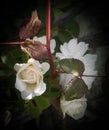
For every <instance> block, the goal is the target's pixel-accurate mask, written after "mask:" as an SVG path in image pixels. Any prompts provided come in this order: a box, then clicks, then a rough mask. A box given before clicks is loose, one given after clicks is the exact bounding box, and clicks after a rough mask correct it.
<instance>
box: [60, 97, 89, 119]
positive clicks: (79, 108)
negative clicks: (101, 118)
mask: <svg viewBox="0 0 109 130" xmlns="http://www.w3.org/2000/svg"><path fill="white" fill-rule="evenodd" d="M86 101H87V100H86V98H85V97H82V98H80V99H75V100H72V101H66V100H65V99H61V100H60V103H61V109H62V112H63V113H64V115H65V113H66V114H68V115H69V116H71V117H72V118H74V119H75V120H77V119H79V118H82V117H83V116H84V113H85V110H86V107H87V102H86Z"/></svg>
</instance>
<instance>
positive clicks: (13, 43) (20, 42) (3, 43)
mask: <svg viewBox="0 0 109 130" xmlns="http://www.w3.org/2000/svg"><path fill="white" fill-rule="evenodd" d="M24 43H25V42H2V43H0V44H12V45H14V44H20V45H21V44H24Z"/></svg>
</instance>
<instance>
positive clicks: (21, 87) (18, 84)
mask: <svg viewBox="0 0 109 130" xmlns="http://www.w3.org/2000/svg"><path fill="white" fill-rule="evenodd" d="M15 87H16V88H17V89H18V90H19V91H20V92H22V91H24V90H25V89H26V85H25V83H23V82H22V81H21V79H20V78H19V77H18V76H17V78H16V82H15Z"/></svg>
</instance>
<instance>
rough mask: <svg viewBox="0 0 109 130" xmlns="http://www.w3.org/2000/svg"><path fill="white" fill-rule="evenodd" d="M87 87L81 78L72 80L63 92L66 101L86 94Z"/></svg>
mask: <svg viewBox="0 0 109 130" xmlns="http://www.w3.org/2000/svg"><path fill="white" fill-rule="evenodd" d="M87 90H88V87H87V85H86V84H85V82H84V81H83V80H82V79H81V78H77V77H76V78H74V79H72V80H71V81H70V82H69V83H68V84H67V86H66V89H65V91H64V93H65V98H66V100H73V99H79V98H81V97H82V96H84V94H85V93H86V92H87Z"/></svg>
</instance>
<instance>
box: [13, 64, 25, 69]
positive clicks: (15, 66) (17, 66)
mask: <svg viewBox="0 0 109 130" xmlns="http://www.w3.org/2000/svg"><path fill="white" fill-rule="evenodd" d="M23 66H25V64H18V63H16V64H15V65H14V69H15V70H16V71H19V70H20V68H22V67H23Z"/></svg>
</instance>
